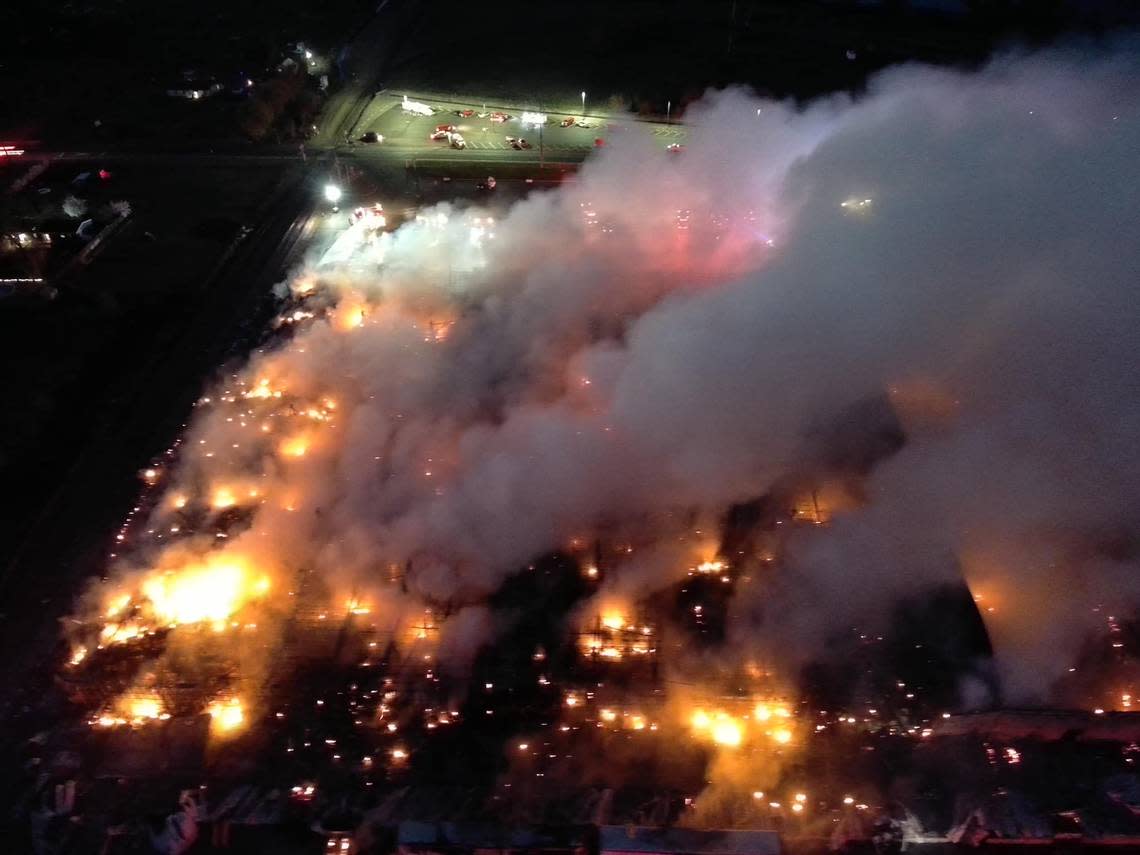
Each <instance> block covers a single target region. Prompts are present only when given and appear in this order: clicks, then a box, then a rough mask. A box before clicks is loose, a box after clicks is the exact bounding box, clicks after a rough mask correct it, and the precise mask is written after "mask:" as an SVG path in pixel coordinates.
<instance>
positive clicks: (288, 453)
mask: <svg viewBox="0 0 1140 855" xmlns="http://www.w3.org/2000/svg"><path fill="white" fill-rule="evenodd" d="M277 450H278V451H279V452H281V454H283V455H284V456H285V457H304V456H305V454H306V453H307V452H308V451H309V438H308V437H307V436H305V435H304V434H297V435H296V436H291V437H289V438H288V439H286V440H285V441H284V442H282V443H281V444H280V445H279V446H278V447H277Z"/></svg>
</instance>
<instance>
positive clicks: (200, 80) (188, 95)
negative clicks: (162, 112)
mask: <svg viewBox="0 0 1140 855" xmlns="http://www.w3.org/2000/svg"><path fill="white" fill-rule="evenodd" d="M221 91H222V84H220V83H219V82H218V81H216V80H215V79H214V78H212V77H206V76H204V75H201V74H199V73H198V72H197V71H184V72H182V77H181V79H179V80H177V81H175V82H174V83H173V84H171V85H170V86H169V87H168V88H167V90H166V94H167V96H168V97H170V98H185V99H187V100H189V101H201V100H202V99H203V98H209V97H210V96H211V95H217V94H218V93H219V92H221Z"/></svg>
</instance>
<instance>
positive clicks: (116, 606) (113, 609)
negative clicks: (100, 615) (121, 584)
mask: <svg viewBox="0 0 1140 855" xmlns="http://www.w3.org/2000/svg"><path fill="white" fill-rule="evenodd" d="M130 602H131V595H130V594H118V595H116V596H115V597H114V598H112V599H111V601H110V602H109V603H107V611H106V612H105V613H104V614H105V615H106V616H107V617H109V618H113V617H115V616H116V615H118V614H120V613H122V611H123V609H125V608H126V607H127V606H128V605H129V604H130Z"/></svg>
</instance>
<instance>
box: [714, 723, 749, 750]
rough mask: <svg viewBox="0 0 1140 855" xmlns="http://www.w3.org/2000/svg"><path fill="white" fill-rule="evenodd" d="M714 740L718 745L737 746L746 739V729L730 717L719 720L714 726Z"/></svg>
mask: <svg viewBox="0 0 1140 855" xmlns="http://www.w3.org/2000/svg"><path fill="white" fill-rule="evenodd" d="M712 738H713V742H715V743H716V744H717V745H726V746H728V747H730V748H735V747H736V746H737V745H739V744H740V743H741V741H742V740H743V739H744V731H743V730H742V729H741V727H740V725H739V724H737V723H736V722H735V721H733V720H732V719H730V718H727V717H726V718H723V719H719V720H717V721H716V722H715V723H714V724H713V726H712Z"/></svg>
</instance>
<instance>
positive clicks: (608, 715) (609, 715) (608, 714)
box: [601, 710, 617, 721]
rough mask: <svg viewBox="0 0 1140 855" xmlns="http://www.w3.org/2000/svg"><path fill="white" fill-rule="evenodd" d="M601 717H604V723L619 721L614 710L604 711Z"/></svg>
mask: <svg viewBox="0 0 1140 855" xmlns="http://www.w3.org/2000/svg"><path fill="white" fill-rule="evenodd" d="M601 716H602V721H616V720H617V713H616V712H614V711H613V710H602V712H601Z"/></svg>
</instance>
